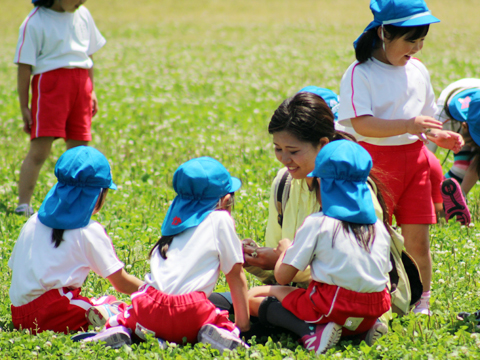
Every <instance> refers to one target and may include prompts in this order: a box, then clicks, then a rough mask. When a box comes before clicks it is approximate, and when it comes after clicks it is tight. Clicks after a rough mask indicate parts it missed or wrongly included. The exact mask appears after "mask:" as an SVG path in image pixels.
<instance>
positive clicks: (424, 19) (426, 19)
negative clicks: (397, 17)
mask: <svg viewBox="0 0 480 360" xmlns="http://www.w3.org/2000/svg"><path fill="white" fill-rule="evenodd" d="M439 22H440V20H439V19H437V18H436V17H435V16H433V15H431V14H428V15H424V16H420V17H416V18H413V19H408V20H405V21H399V22H395V23H388V25H394V26H401V27H411V26H422V25H430V24H434V23H439Z"/></svg>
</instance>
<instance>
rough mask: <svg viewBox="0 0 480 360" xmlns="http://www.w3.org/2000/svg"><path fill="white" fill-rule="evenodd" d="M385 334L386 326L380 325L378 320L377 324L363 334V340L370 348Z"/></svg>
mask: <svg viewBox="0 0 480 360" xmlns="http://www.w3.org/2000/svg"><path fill="white" fill-rule="evenodd" d="M387 332H388V327H387V325H385V324H384V323H382V322H381V321H380V320H377V322H376V323H375V324H374V325H373V326H372V327H371V328H370V330H368V331H367V333H366V334H365V339H364V340H365V342H366V343H367V345H368V346H370V347H371V346H373V344H375V343H376V342H377V340H378V339H380V338H381V337H382V336H383V335H385V334H386V333H387Z"/></svg>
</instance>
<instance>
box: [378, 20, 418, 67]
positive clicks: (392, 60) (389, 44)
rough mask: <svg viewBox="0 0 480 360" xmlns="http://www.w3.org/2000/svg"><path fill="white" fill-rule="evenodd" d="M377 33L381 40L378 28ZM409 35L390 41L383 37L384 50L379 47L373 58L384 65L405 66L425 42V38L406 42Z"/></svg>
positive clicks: (380, 29)
mask: <svg viewBox="0 0 480 360" xmlns="http://www.w3.org/2000/svg"><path fill="white" fill-rule="evenodd" d="M378 31H379V37H380V39H381V38H382V34H381V31H382V28H381V27H379V29H378ZM409 35H410V34H409V33H407V34H405V35H403V36H401V37H397V38H395V39H392V40H389V39H388V36H385V48H384V47H383V46H381V47H380V48H378V49H377V50H376V51H375V52H374V54H373V56H374V57H375V58H376V59H377V60H379V61H381V62H383V63H385V64H389V65H393V66H405V65H406V64H407V62H408V61H409V60H410V59H411V58H412V56H413V55H415V54H416V53H418V52H419V51H420V50H422V48H423V42H424V41H425V36H423V37H421V38H419V39H415V40H408V37H409Z"/></svg>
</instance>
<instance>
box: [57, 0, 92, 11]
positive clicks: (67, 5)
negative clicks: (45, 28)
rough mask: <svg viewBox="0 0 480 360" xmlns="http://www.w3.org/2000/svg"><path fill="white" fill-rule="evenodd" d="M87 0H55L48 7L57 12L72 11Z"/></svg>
mask: <svg viewBox="0 0 480 360" xmlns="http://www.w3.org/2000/svg"><path fill="white" fill-rule="evenodd" d="M85 1H87V0H55V1H54V3H53V5H52V7H51V8H50V9H52V10H55V11H58V12H69V13H73V12H75V11H77V9H78V8H79V7H80V5H82V4H84V3H85Z"/></svg>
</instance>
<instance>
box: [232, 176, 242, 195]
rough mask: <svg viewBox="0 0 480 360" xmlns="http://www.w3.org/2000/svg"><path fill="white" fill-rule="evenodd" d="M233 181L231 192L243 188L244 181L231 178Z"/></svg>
mask: <svg viewBox="0 0 480 360" xmlns="http://www.w3.org/2000/svg"><path fill="white" fill-rule="evenodd" d="M231 179H232V188H231V190H230V192H235V191H237V190H238V189H240V188H241V187H242V181H241V180H240V179H238V178H236V177H233V176H232V177H231Z"/></svg>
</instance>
